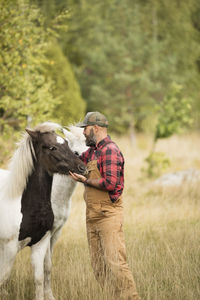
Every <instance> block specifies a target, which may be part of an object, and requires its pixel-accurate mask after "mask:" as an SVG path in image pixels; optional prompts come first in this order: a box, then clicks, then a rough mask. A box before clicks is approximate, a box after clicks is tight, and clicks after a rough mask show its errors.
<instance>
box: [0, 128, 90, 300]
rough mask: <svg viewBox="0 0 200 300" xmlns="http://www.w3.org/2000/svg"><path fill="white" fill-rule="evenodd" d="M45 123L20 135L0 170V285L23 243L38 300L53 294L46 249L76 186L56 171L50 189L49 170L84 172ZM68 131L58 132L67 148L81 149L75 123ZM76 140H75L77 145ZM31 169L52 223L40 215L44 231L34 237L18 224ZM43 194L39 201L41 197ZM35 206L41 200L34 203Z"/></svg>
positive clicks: (53, 239) (64, 216)
mask: <svg viewBox="0 0 200 300" xmlns="http://www.w3.org/2000/svg"><path fill="white" fill-rule="evenodd" d="M45 124H46V125H44V126H43V127H42V126H40V127H38V128H37V130H36V131H35V132H31V131H29V132H28V133H29V135H30V136H29V137H28V135H26V137H25V139H24V140H22V142H21V144H20V146H19V148H18V149H17V151H16V152H15V154H14V156H13V158H12V161H11V167H10V170H0V178H1V187H2V188H1V191H0V209H1V213H0V214H1V219H0V270H1V273H0V284H2V283H3V281H4V280H5V279H6V278H8V276H9V274H10V271H11V268H12V265H13V262H14V259H15V256H16V254H17V252H18V251H20V250H21V249H23V248H24V247H25V246H27V245H28V246H31V260H32V265H33V267H34V277H35V291H36V292H35V293H36V294H35V296H36V299H37V300H43V299H44V295H45V296H46V299H47V300H52V299H54V297H53V294H52V291H51V285H50V273H51V254H52V250H53V246H54V245H55V242H56V240H57V238H58V236H59V233H60V231H61V228H62V226H63V225H64V223H65V222H66V220H67V216H68V214H69V206H70V205H69V203H70V197H71V195H72V193H73V190H74V188H75V185H76V183H75V182H74V181H72V179H71V177H70V176H63V175H57V174H56V175H54V178H53V188H52V193H51V185H52V180H51V176H50V175H49V173H61V174H64V173H65V174H68V171H69V170H72V169H73V170H75V171H77V172H80V173H82V174H84V173H85V169H84V166H83V165H81V164H80V160H79V159H78V158H77V156H76V155H75V154H73V153H72V152H69V153H68V148H67V147H68V145H65V143H66V142H64V140H63V139H62V138H61V137H59V136H57V135H55V134H53V140H52V137H51V135H52V130H55V129H57V128H59V129H60V127H59V126H58V125H57V124H54V123H53V124H54V125H53V124H52V123H45ZM72 130H73V131H75V130H76V134H74V133H70V132H68V131H66V130H64V132H65V134H66V135H67V136H68V138H67V139H68V141H69V144H70V147H71V148H73V149H74V151H76V152H78V153H79V154H80V153H81V152H82V151H83V150H85V141H84V136H83V134H82V132H80V131H79V133H78V130H79V129H78V128H77V129H75V128H74V129H72ZM36 132H37V133H38V132H39V137H38V136H36ZM47 132H48V134H49V135H50V137H51V139H50V140H49V139H48V141H44V140H43V139H42V138H41V137H43V136H47V134H46V133H47ZM77 141H78V145H79V146H78V148H77ZM82 141H83V142H82ZM81 143H82V145H84V149H81V146H80V145H81ZM38 145H39V147H38ZM60 149H62V151H63V150H64V156H63V153H58V150H60ZM80 149H81V150H80ZM65 152H66V153H65ZM67 155H68V156H69V159H68V160H66V159H65V156H67ZM74 161H75V163H74ZM37 162H39V163H40V164H42V171H44V170H43V169H45V172H46V171H47V172H46V173H45V172H44V174H42V171H41V167H40V166H39V173H37V170H38V166H37ZM66 166H67V167H66ZM76 166H77V167H78V168H77V167H76ZM34 173H36V175H37V176H36V177H35V178H36V179H37V181H39V182H40V180H41V183H40V185H41V186H40V190H42V189H43V190H44V194H45V196H44V197H43V198H45V197H46V194H49V198H50V195H51V202H52V205H50V208H49V205H46V206H43V209H44V208H45V209H46V211H45V214H44V215H45V218H46V216H47V215H48V216H50V217H51V218H50V220H53V222H52V223H51V222H50V223H49V220H45V218H44V220H42V221H43V223H44V222H46V223H48V224H50V226H49V227H47V228H46V227H45V231H44V230H43V231H44V232H43V233H40V235H41V236H40V237H39V238H38V236H37V234H38V233H37V232H36V233H35V232H33V236H31V234H30V233H29V234H28V233H27V234H28V235H27V236H26V230H27V228H26V226H24V225H23V224H25V225H26V219H25V217H24V216H25V210H23V201H24V202H25V203H26V201H25V200H26V197H27V193H28V191H29V186H30V185H31V178H32V177H34ZM32 174H33V175H32ZM19 175H21V176H19ZM44 177H45V179H46V177H47V179H48V180H47V181H48V182H49V183H48V184H47V183H46V182H43V181H42V180H43V178H44ZM38 178H39V179H38ZM33 181H34V180H33ZM37 184H38V182H37ZM48 185H49V186H48ZM34 191H35V186H34ZM50 193H51V194H50ZM20 195H22V196H20ZM36 198H37V197H36V196H35V197H33V200H34V201H36ZM43 198H42V199H40V200H41V201H42V200H43ZM47 198H48V197H47ZM32 204H33V205H34V204H35V202H32ZM38 205H41V204H40V202H39V203H38ZM47 207H48V209H47ZM51 207H52V209H51ZM36 208H37V206H36ZM37 209H38V208H37ZM52 210H53V213H52V214H53V217H54V219H52V215H51V211H52ZM21 212H22V213H21ZM46 212H47V214H46ZM22 214H23V217H22ZM44 215H43V217H44ZM23 220H24V221H23ZM40 221H41V220H40ZM22 225H23V226H24V228H23V226H22ZM45 225H46V224H45ZM31 228H32V227H31ZM34 234H36V236H34ZM20 236H21V238H20ZM34 239H35V240H36V241H37V239H38V241H37V242H33V240H34Z"/></svg>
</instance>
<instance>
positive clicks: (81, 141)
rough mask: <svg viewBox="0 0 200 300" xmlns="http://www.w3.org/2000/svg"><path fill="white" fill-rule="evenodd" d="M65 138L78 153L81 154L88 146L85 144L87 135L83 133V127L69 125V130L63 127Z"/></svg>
mask: <svg viewBox="0 0 200 300" xmlns="http://www.w3.org/2000/svg"><path fill="white" fill-rule="evenodd" d="M62 131H63V133H64V135H65V139H66V140H67V141H68V145H69V147H70V149H71V150H72V151H73V152H74V153H75V154H76V155H77V156H79V155H81V154H82V153H83V152H85V151H86V150H87V149H88V147H87V146H86V144H85V136H84V134H83V128H80V127H76V126H69V130H67V129H65V128H63V129H62Z"/></svg>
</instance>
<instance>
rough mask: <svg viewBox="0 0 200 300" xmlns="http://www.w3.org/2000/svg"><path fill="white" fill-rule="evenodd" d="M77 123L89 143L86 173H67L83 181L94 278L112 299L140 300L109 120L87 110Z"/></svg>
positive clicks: (120, 157)
mask: <svg viewBox="0 0 200 300" xmlns="http://www.w3.org/2000/svg"><path fill="white" fill-rule="evenodd" d="M77 126H79V127H82V128H84V135H85V137H86V145H87V146H89V149H88V150H87V151H86V152H84V153H83V154H82V155H81V159H82V160H83V161H84V162H85V163H86V164H87V168H88V172H89V175H88V177H87V178H86V177H84V176H82V175H79V174H76V173H70V174H71V176H72V178H73V179H74V180H76V181H79V182H82V183H84V184H85V192H84V199H85V202H86V225H87V237H88V244H89V250H90V256H91V263H92V268H93V270H94V274H95V277H96V279H97V281H98V282H99V283H100V285H101V286H102V288H108V289H109V290H110V292H111V294H112V295H113V297H114V299H126V300H139V299H140V298H139V296H138V294H137V292H136V287H135V282H134V280H133V276H132V274H131V271H130V269H129V267H128V265H127V263H126V253H125V243H124V234H123V230H122V223H123V206H122V196H121V195H122V192H123V188H124V158H123V155H122V153H121V152H120V150H119V148H118V147H117V145H116V144H115V143H114V142H113V141H112V140H111V139H110V137H109V136H108V135H107V127H108V121H107V119H106V117H105V116H104V115H103V114H101V113H99V112H89V113H87V115H86V117H85V119H84V121H83V122H82V123H79V124H77Z"/></svg>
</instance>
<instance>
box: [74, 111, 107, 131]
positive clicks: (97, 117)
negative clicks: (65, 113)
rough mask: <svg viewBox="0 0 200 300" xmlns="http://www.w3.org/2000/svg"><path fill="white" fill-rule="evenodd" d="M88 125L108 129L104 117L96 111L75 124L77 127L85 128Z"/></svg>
mask: <svg viewBox="0 0 200 300" xmlns="http://www.w3.org/2000/svg"><path fill="white" fill-rule="evenodd" d="M90 125H98V126H101V127H108V120H107V119H106V117H105V116H104V115H103V114H101V113H100V112H98V111H91V112H88V113H87V114H86V116H85V118H84V120H83V122H80V123H78V124H76V126H77V127H82V128H83V127H86V126H90Z"/></svg>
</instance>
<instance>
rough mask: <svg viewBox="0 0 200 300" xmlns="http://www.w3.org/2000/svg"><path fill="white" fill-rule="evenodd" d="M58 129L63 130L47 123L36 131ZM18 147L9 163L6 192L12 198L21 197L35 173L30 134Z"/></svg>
mask: <svg viewBox="0 0 200 300" xmlns="http://www.w3.org/2000/svg"><path fill="white" fill-rule="evenodd" d="M56 129H61V126H60V125H59V124H57V123H51V122H45V123H42V124H39V125H37V126H36V127H35V128H34V131H39V132H41V133H44V132H52V131H55V130H56ZM17 145H18V147H17V149H16V151H15V153H14V155H13V157H12V158H11V160H10V163H9V171H10V172H9V178H8V184H7V188H8V190H7V191H6V192H7V193H9V195H10V197H11V198H15V197H17V196H20V195H21V194H22V193H23V191H24V189H25V187H26V184H27V180H28V177H29V175H30V174H31V173H32V172H33V168H34V165H33V158H35V152H34V148H33V144H32V140H31V137H30V135H29V134H28V133H23V135H22V139H21V140H20V142H19V143H18V144H17Z"/></svg>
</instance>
